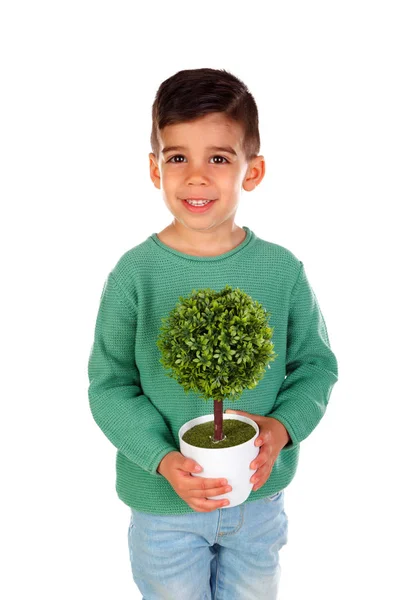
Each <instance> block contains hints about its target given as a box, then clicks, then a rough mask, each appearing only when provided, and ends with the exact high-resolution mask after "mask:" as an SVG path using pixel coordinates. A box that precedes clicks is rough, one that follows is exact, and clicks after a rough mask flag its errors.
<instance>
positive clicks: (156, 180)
mask: <svg viewBox="0 0 413 600" xmlns="http://www.w3.org/2000/svg"><path fill="white" fill-rule="evenodd" d="M149 175H150V178H151V179H152V182H153V184H154V185H155V187H157V188H158V189H159V190H160V189H161V174H160V171H159V166H158V161H157V160H156V156H155V154H154V153H153V152H150V153H149Z"/></svg>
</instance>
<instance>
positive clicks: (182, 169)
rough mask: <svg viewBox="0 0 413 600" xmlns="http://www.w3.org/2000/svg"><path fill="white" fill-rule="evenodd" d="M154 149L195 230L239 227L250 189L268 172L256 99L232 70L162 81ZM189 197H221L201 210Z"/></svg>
mask: <svg viewBox="0 0 413 600" xmlns="http://www.w3.org/2000/svg"><path fill="white" fill-rule="evenodd" d="M151 147H152V152H151V153H150V154H149V159H150V175H151V179H152V181H153V183H154V185H155V186H156V187H157V188H158V189H162V191H163V196H164V201H165V203H166V205H167V207H168V208H169V210H170V211H171V213H172V214H173V215H174V216H175V218H176V219H177V221H178V222H179V223H182V224H183V225H184V226H186V227H190V228H191V229H195V230H202V229H210V228H213V227H217V226H218V225H220V224H222V223H224V222H226V223H227V224H228V225H231V226H232V224H233V221H234V217H235V212H236V209H237V206H238V203H239V200H240V195H241V191H242V189H244V190H246V191H251V190H253V189H254V188H255V187H256V186H257V185H258V183H259V182H260V181H261V180H262V178H263V176H264V173H265V163H264V158H263V156H258V152H259V149H260V136H259V130H258V110H257V106H256V104H255V101H254V98H253V97H252V95H251V94H250V92H249V91H248V89H247V87H246V86H245V84H244V83H243V82H242V81H240V80H239V79H237V78H236V77H235V76H234V75H232V74H231V73H228V72H227V71H225V70H216V69H209V68H204V69H189V70H184V71H179V72H178V73H176V74H175V75H173V76H172V77H170V78H169V79H166V80H165V81H164V82H162V84H161V85H160V87H159V89H158V91H157V93H156V97H155V101H154V103H153V106H152V132H151ZM187 198H195V199H196V198H206V199H209V200H212V201H213V202H210V204H209V205H208V208H207V209H205V210H204V211H203V212H199V210H200V209H197V210H196V212H194V211H193V210H191V209H190V208H188V204H187V203H186V201H185V200H186V199H187ZM230 230H231V229H230Z"/></svg>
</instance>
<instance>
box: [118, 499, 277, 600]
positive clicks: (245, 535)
mask: <svg viewBox="0 0 413 600" xmlns="http://www.w3.org/2000/svg"><path fill="white" fill-rule="evenodd" d="M131 511H132V514H131V520H130V525H129V530H128V544H129V555H130V561H131V567H132V575H133V579H134V581H135V583H136V585H137V587H138V588H139V591H140V592H141V594H142V600H270V599H271V600H276V599H277V595H278V588H279V582H280V575H281V566H280V564H279V556H278V552H279V550H280V549H281V548H282V546H284V545H285V544H286V543H287V532H288V518H287V515H286V514H285V512H284V490H281V491H280V492H277V493H276V494H273V495H272V496H268V497H267V498H262V499H261V500H255V501H254V502H248V503H245V502H244V503H242V504H239V505H238V506H234V507H233V508H231V507H229V508H219V509H217V510H214V511H212V512H204V513H201V512H197V511H195V512H193V513H187V514H184V515H157V514H153V513H144V512H138V511H136V510H135V509H133V508H131Z"/></svg>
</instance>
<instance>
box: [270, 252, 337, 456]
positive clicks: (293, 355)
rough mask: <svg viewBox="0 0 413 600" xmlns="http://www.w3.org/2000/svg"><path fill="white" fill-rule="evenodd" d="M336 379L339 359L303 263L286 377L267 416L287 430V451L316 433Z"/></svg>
mask: <svg viewBox="0 0 413 600" xmlns="http://www.w3.org/2000/svg"><path fill="white" fill-rule="evenodd" d="M300 262H301V261H300ZM337 380H338V367H337V360H336V357H335V355H334V354H333V352H332V350H331V348H330V342H329V338H328V333H327V328H326V324H325V322H324V318H323V315H322V313H321V311H320V307H319V305H318V301H317V298H316V296H315V294H314V292H313V290H312V288H311V286H310V284H309V282H308V279H307V275H306V272H305V270H304V266H303V263H302V262H301V267H300V271H299V274H298V278H297V281H296V283H295V285H294V288H293V291H292V294H291V301H290V309H289V316H288V331H287V351H286V377H285V379H284V381H283V383H282V385H281V387H280V389H279V392H278V394H277V398H276V400H275V403H274V409H273V411H272V412H271V413H269V414H268V415H267V416H269V417H274V418H275V419H277V420H278V421H280V422H281V423H282V424H283V425H284V427H285V428H286V429H287V431H288V433H289V435H290V438H291V441H289V442H288V443H287V445H286V446H285V448H290V447H292V446H294V445H297V444H299V443H300V442H301V441H302V440H304V439H305V438H306V437H307V436H308V435H309V434H310V433H311V432H312V431H313V429H314V428H315V427H316V425H317V424H318V423H319V421H320V420H321V418H322V417H323V415H324V413H325V411H326V408H327V404H328V400H329V397H330V394H331V391H332V389H333V386H334V384H335V383H336V381H337Z"/></svg>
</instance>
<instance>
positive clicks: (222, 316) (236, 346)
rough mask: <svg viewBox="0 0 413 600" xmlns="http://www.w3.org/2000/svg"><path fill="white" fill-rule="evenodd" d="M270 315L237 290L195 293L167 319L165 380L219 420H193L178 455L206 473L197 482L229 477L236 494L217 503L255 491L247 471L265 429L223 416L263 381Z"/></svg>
mask: <svg viewBox="0 0 413 600" xmlns="http://www.w3.org/2000/svg"><path fill="white" fill-rule="evenodd" d="M269 316H270V313H268V312H267V311H266V309H265V308H264V307H263V306H262V305H261V304H260V303H259V302H258V301H256V300H253V299H252V298H251V296H249V295H248V294H247V293H245V292H244V291H242V290H240V289H239V288H235V289H233V288H232V287H231V286H229V285H226V286H225V288H224V289H222V290H221V291H218V292H217V291H215V290H212V289H210V288H204V289H200V290H192V293H191V294H190V295H189V296H188V297H182V296H180V297H179V302H178V303H177V304H176V306H175V308H174V309H173V310H172V311H171V312H170V314H169V315H168V316H167V317H164V318H162V323H163V324H162V326H161V328H160V335H159V338H158V340H157V346H158V348H159V350H160V352H161V358H160V362H161V364H162V365H163V366H164V367H165V368H166V369H167V374H168V376H169V377H172V378H174V379H176V380H177V381H178V383H179V384H181V385H182V387H183V388H184V390H185V392H186V393H189V392H190V391H191V390H192V391H194V392H197V393H198V394H200V396H201V397H202V398H203V399H204V400H205V401H206V402H207V401H209V400H210V399H211V398H212V399H213V401H214V414H213V415H212V414H209V415H204V416H201V417H197V418H195V419H192V420H190V421H187V422H186V423H184V424H183V425H182V427H181V428H180V430H179V443H180V451H181V454H183V455H184V456H186V457H189V458H192V459H194V460H195V461H196V462H198V463H199V464H200V465H201V466H202V467H203V471H202V473H201V474H199V475H197V474H194V476H195V477H208V478H210V477H211V478H215V477H225V478H226V479H227V480H228V483H229V485H231V486H232V490H231V491H230V492H228V493H226V494H221V495H219V496H214V500H215V499H220V498H228V500H229V501H230V505H229V506H237V505H238V504H241V503H242V502H244V501H245V500H246V499H247V498H248V496H249V494H250V493H251V490H252V487H253V484H252V483H250V478H251V475H252V473H254V472H255V471H253V470H252V469H250V468H249V465H250V463H251V461H252V460H254V458H255V457H256V456H257V455H258V453H259V448H258V447H256V446H255V444H254V441H255V439H256V438H257V436H258V435H259V427H258V425H257V424H256V423H255V421H253V420H252V419H250V418H248V417H245V416H243V415H234V414H231V415H230V414H228V415H224V411H223V402H224V399H227V400H231V401H234V400H237V399H238V398H239V397H240V396H241V394H242V392H243V390H244V389H246V388H248V389H253V388H254V387H255V386H256V385H257V384H258V382H259V380H260V379H262V377H263V376H264V374H265V369H266V367H267V366H268V368H270V365H269V364H268V363H269V362H270V361H272V360H275V358H276V357H277V356H278V354H275V353H274V350H273V344H272V342H271V338H272V333H273V329H272V328H271V327H269V325H268V318H269Z"/></svg>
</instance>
